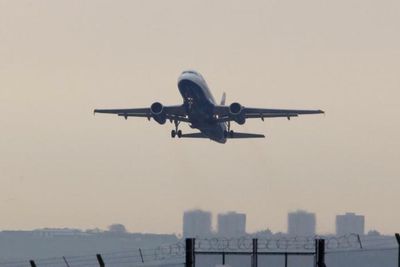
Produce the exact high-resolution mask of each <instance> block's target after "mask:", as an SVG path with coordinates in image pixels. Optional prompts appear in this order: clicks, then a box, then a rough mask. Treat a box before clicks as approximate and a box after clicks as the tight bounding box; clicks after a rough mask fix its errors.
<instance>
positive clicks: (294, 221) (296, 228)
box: [288, 210, 316, 236]
mask: <svg viewBox="0 0 400 267" xmlns="http://www.w3.org/2000/svg"><path fill="white" fill-rule="evenodd" d="M315 226H316V220H315V214H314V213H309V212H306V211H302V210H299V211H296V212H289V214H288V234H289V235H291V236H314V235H315Z"/></svg>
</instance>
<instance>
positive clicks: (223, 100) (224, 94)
mask: <svg viewBox="0 0 400 267" xmlns="http://www.w3.org/2000/svg"><path fill="white" fill-rule="evenodd" d="M225 101H226V93H225V92H224V93H223V94H222V98H221V105H222V106H224V105H225Z"/></svg>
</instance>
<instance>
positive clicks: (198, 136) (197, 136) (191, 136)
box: [181, 133, 208, 138]
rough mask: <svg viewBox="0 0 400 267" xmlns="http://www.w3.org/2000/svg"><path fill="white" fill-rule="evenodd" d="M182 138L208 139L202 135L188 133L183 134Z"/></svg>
mask: <svg viewBox="0 0 400 267" xmlns="http://www.w3.org/2000/svg"><path fill="white" fill-rule="evenodd" d="M181 137H182V138H208V137H207V136H205V135H204V134H202V133H188V134H182V136H181Z"/></svg>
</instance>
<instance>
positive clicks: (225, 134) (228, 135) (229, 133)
mask: <svg viewBox="0 0 400 267" xmlns="http://www.w3.org/2000/svg"><path fill="white" fill-rule="evenodd" d="M226 126H227V128H228V130H227V131H225V132H224V136H225V138H233V135H234V133H235V132H234V131H233V130H231V122H230V121H228V122H227V123H226Z"/></svg>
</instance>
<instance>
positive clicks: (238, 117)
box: [229, 102, 246, 125]
mask: <svg viewBox="0 0 400 267" xmlns="http://www.w3.org/2000/svg"><path fill="white" fill-rule="evenodd" d="M229 113H230V116H231V118H232V119H233V120H234V121H235V122H236V123H238V124H240V125H242V124H244V123H245V122H246V118H245V117H244V114H243V106H242V105H240V104H239V103H237V102H235V103H232V104H231V105H230V106H229Z"/></svg>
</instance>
